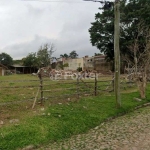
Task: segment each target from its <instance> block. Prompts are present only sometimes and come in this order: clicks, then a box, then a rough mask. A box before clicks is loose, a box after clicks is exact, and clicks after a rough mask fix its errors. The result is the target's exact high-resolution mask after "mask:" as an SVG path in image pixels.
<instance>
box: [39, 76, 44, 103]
mask: <svg viewBox="0 0 150 150" xmlns="http://www.w3.org/2000/svg"><path fill="white" fill-rule="evenodd" d="M39 78H40V92H41V105H42V104H43V79H42V75H41V74H40V75H39Z"/></svg>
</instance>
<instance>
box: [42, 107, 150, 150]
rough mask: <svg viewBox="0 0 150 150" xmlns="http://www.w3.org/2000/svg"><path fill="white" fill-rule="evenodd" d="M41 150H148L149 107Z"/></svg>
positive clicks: (149, 146) (149, 131)
mask: <svg viewBox="0 0 150 150" xmlns="http://www.w3.org/2000/svg"><path fill="white" fill-rule="evenodd" d="M41 149H43V150H150V107H149V106H148V107H145V108H141V109H139V110H136V111H134V112H132V113H130V114H127V115H125V116H121V117H118V118H116V119H114V120H112V121H110V122H105V123H103V124H101V125H100V126H97V127H96V128H94V129H91V130H90V131H88V132H87V133H86V134H81V135H76V136H73V137H72V138H70V139H68V140H66V141H65V142H61V143H59V144H58V143H54V144H51V145H48V146H47V147H42V148H41Z"/></svg>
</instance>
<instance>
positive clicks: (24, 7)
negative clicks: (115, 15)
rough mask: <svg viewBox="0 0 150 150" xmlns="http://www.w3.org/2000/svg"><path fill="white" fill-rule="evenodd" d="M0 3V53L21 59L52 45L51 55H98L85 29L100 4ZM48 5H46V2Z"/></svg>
mask: <svg viewBox="0 0 150 150" xmlns="http://www.w3.org/2000/svg"><path fill="white" fill-rule="evenodd" d="M41 1H42V0H38V1H32V0H31V1H27V0H0V53H2V52H5V53H7V54H9V55H10V56H11V57H12V58H13V59H21V58H23V57H26V56H27V55H28V54H29V53H31V52H37V51H38V49H39V47H40V45H42V44H44V43H53V44H54V45H55V48H56V51H55V53H54V54H53V55H54V56H56V57H59V56H60V54H64V53H67V54H69V53H70V52H71V51H72V50H76V51H77V53H78V54H79V56H80V57H83V56H85V55H89V56H92V55H94V53H98V52H99V50H98V49H97V48H96V47H92V46H91V43H90V35H89V32H88V29H89V28H90V27H91V22H93V21H94V17H95V13H97V12H98V11H99V10H98V7H100V6H101V4H100V3H94V2H84V1H82V0H46V1H45V2H41ZM47 1H49V2H47Z"/></svg>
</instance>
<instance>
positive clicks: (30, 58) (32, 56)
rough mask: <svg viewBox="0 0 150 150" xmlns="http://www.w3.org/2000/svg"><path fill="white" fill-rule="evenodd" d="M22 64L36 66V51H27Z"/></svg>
mask: <svg viewBox="0 0 150 150" xmlns="http://www.w3.org/2000/svg"><path fill="white" fill-rule="evenodd" d="M23 65H24V66H28V67H33V68H36V67H38V59H37V57H36V53H29V54H28V55H27V57H25V58H23ZM30 73H31V71H30Z"/></svg>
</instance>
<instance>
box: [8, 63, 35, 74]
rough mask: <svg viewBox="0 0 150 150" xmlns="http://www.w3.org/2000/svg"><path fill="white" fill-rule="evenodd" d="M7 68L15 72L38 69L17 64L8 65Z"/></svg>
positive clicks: (25, 72) (27, 72)
mask: <svg viewBox="0 0 150 150" xmlns="http://www.w3.org/2000/svg"><path fill="white" fill-rule="evenodd" d="M9 69H10V70H11V72H12V73H15V74H30V73H33V72H34V73H35V72H37V71H38V69H37V68H36V67H29V66H22V65H18V64H15V65H11V66H9Z"/></svg>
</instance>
